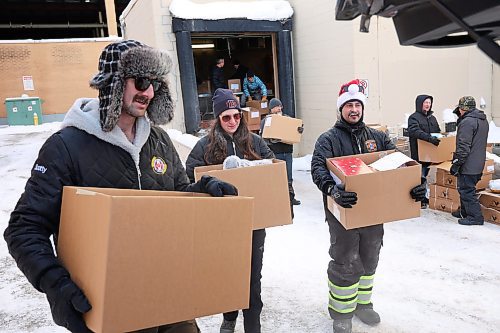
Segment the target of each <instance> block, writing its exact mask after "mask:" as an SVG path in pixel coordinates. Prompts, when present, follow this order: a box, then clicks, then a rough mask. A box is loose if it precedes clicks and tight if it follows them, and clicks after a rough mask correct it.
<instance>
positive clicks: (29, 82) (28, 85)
mask: <svg viewBox="0 0 500 333" xmlns="http://www.w3.org/2000/svg"><path fill="white" fill-rule="evenodd" d="M23 87H24V90H35V84H34V83H33V76H31V75H27V76H23Z"/></svg>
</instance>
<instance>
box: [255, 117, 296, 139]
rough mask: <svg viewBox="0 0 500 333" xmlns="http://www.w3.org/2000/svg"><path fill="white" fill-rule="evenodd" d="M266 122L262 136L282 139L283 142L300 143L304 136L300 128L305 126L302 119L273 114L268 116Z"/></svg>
mask: <svg viewBox="0 0 500 333" xmlns="http://www.w3.org/2000/svg"><path fill="white" fill-rule="evenodd" d="M265 119H266V120H265V122H264V129H263V131H262V137H263V138H265V139H280V140H281V142H283V143H288V144H294V143H299V142H300V139H301V138H302V133H301V132H299V130H300V129H303V128H304V123H303V122H302V120H301V119H296V118H291V117H286V116H281V115H278V114H273V115H270V116H267V117H266V118H265Z"/></svg>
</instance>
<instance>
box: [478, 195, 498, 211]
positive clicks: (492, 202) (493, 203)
mask: <svg viewBox="0 0 500 333" xmlns="http://www.w3.org/2000/svg"><path fill="white" fill-rule="evenodd" d="M479 202H480V203H481V205H483V206H484V207H486V208H492V209H496V210H498V211H500V194H497V193H493V192H491V191H488V190H486V191H481V192H479Z"/></svg>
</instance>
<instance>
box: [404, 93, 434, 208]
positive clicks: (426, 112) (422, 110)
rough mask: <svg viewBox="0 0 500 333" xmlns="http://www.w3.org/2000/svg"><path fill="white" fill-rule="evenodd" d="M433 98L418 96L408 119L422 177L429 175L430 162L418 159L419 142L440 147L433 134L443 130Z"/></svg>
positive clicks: (413, 155) (411, 148) (427, 201)
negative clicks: (433, 107)
mask: <svg viewBox="0 0 500 333" xmlns="http://www.w3.org/2000/svg"><path fill="white" fill-rule="evenodd" d="M432 103H433V97H432V96H430V95H418V96H417V98H416V99H415V112H414V113H412V114H411V115H410V117H409V118H408V136H409V137H410V152H411V158H412V159H414V160H415V161H417V162H419V163H420V164H422V177H424V178H426V177H427V175H428V174H429V166H430V163H428V162H421V161H420V160H419V158H418V141H417V140H424V141H427V142H430V143H432V144H433V145H435V146H439V142H440V140H439V139H438V138H436V137H434V136H432V135H431V133H440V132H441V128H439V124H438V122H437V119H436V117H435V116H434V115H433V113H434V111H432ZM428 203H429V199H427V198H426V199H425V200H424V201H422V208H427V205H428Z"/></svg>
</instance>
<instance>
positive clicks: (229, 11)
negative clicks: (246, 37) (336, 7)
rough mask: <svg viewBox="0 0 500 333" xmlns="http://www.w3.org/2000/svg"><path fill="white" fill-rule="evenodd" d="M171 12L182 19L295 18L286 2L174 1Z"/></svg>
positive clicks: (170, 8)
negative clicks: (199, 2)
mask: <svg viewBox="0 0 500 333" xmlns="http://www.w3.org/2000/svg"><path fill="white" fill-rule="evenodd" d="M169 10H170V13H171V14H172V16H173V17H177V18H181V19H202V20H221V19H249V20H266V21H281V20H285V19H289V18H291V17H292V16H293V8H292V6H291V5H290V3H289V2H288V1H286V0H262V1H248V2H242V1H214V2H210V3H203V4H198V3H194V2H192V1H190V0H172V2H171V3H170V6H169Z"/></svg>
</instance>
